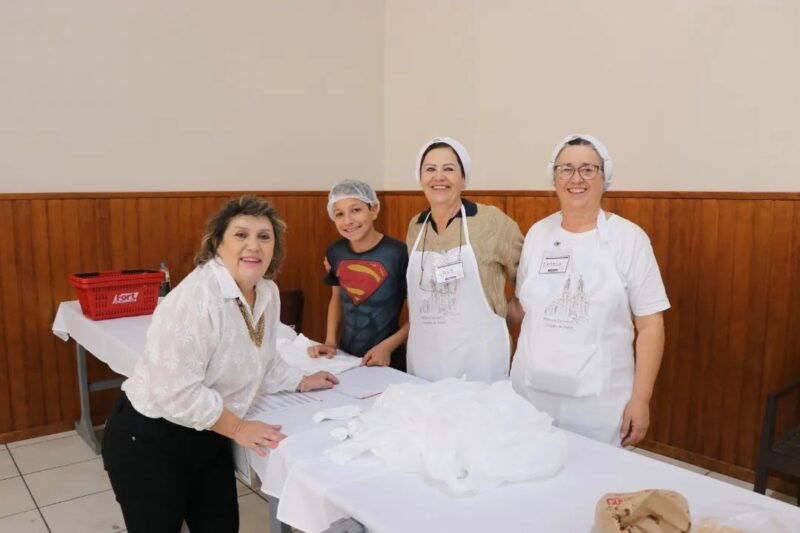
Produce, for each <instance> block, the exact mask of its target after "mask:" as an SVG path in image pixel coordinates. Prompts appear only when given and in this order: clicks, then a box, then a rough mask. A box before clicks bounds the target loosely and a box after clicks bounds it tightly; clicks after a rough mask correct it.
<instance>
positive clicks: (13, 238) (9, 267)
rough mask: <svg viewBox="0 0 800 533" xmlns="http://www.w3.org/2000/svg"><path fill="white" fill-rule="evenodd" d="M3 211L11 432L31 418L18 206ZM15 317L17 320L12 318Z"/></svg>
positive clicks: (0, 240)
mask: <svg viewBox="0 0 800 533" xmlns="http://www.w3.org/2000/svg"><path fill="white" fill-rule="evenodd" d="M17 202H19V201H11V202H9V208H8V209H5V210H3V211H2V212H0V216H3V219H2V220H0V250H4V253H2V254H0V272H1V273H2V276H1V277H2V283H3V285H2V291H3V294H2V298H3V309H4V310H6V316H5V318H6V320H7V323H6V327H5V331H6V348H7V352H6V353H7V357H8V380H9V391H10V392H11V394H10V396H11V416H12V421H11V427H10V428H8V429H7V430H13V429H17V428H19V427H24V425H25V424H26V423H27V421H28V417H29V414H30V413H29V407H28V402H27V401H26V400H27V390H26V384H25V362H24V359H25V353H26V352H25V338H24V332H23V326H22V323H21V321H20V319H19V317H20V316H21V313H20V304H21V301H20V296H21V295H20V291H19V285H20V279H19V273H18V272H17V264H16V251H17V240H18V236H17V235H15V232H14V229H15V228H14V226H15V224H14V215H15V210H16V209H15V205H14V204H16V203H17ZM12 317H13V318H12Z"/></svg>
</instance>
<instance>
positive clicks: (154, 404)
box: [122, 259, 303, 430]
mask: <svg viewBox="0 0 800 533" xmlns="http://www.w3.org/2000/svg"><path fill="white" fill-rule="evenodd" d="M237 299H238V300H241V302H242V303H243V304H244V308H245V309H246V312H248V313H250V306H249V305H248V304H247V302H246V300H245V299H244V296H243V295H242V293H241V291H240V290H239V287H238V286H237V285H236V282H235V281H234V280H233V277H232V276H231V275H230V273H229V272H228V269H227V268H225V266H224V265H223V264H222V263H221V262H220V261H219V260H217V259H214V260H211V261H209V262H208V263H206V264H204V265H201V266H199V267H197V268H195V269H194V270H193V271H192V272H191V273H190V274H189V275H188V276H187V277H186V278H185V279H184V280H183V281H182V282H181V283H180V284H179V285H178V286H177V287H176V288H175V289H174V290H173V291H172V292H170V293H169V295H168V296H167V297H166V298H165V299H164V301H163V302H161V304H159V306H158V307H157V308H156V311H155V313H154V314H153V322H152V324H151V325H150V328H149V329H148V331H147V345H146V348H145V352H144V355H143V356H142V357H141V358H140V359H139V360H138V361H137V362H136V365H135V367H134V370H133V374H132V375H131V377H130V378H129V379H127V380H126V381H125V382H124V383H123V384H122V390H124V391H125V392H126V393H127V395H128V398H129V400H130V402H131V404H133V406H134V407H135V408H136V410H137V411H139V412H140V413H142V414H143V415H145V416H149V417H151V418H165V419H167V420H169V421H171V422H174V423H176V424H180V425H182V426H187V427H191V428H194V429H197V430H203V429H209V428H210V427H211V426H213V425H214V424H215V423H216V422H217V420H218V419H219V417H220V415H221V414H222V409H223V407H225V408H227V409H229V410H230V411H232V412H234V413H235V414H236V415H237V416H239V417H242V416H244V415H245V413H246V412H247V409H248V408H249V407H250V403H251V402H252V401H253V398H254V397H255V396H256V395H257V394H266V393H272V392H277V391H280V390H287V389H288V390H293V389H295V388H297V386H298V384H299V383H300V380H301V379H302V377H303V373H302V371H301V370H299V369H298V368H295V367H292V366H289V365H288V364H286V363H285V362H284V361H283V360H282V359H281V358H280V355H278V351H277V349H276V347H275V339H276V330H277V324H278V318H279V314H280V297H279V294H278V287H277V286H276V285H275V283H274V282H272V281H269V280H265V279H262V280H260V281H259V282H258V284H257V285H256V302H255V309H254V310H253V312H252V313H251V314H250V319H251V322H252V324H253V325H255V324H257V323H258V320H259V318H260V317H261V315H262V314H264V315H265V320H266V323H265V328H264V331H265V334H264V341H263V343H262V344H261V347H260V348H258V347H256V345H255V344H253V341H252V340H251V339H250V335H249V333H248V331H247V325H246V324H245V321H244V319H243V317H242V314H241V312H240V311H239V306H238V304H237Z"/></svg>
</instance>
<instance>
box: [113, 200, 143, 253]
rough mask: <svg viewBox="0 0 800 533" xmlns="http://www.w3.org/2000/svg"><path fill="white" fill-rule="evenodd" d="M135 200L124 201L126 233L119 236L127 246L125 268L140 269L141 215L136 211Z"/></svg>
mask: <svg viewBox="0 0 800 533" xmlns="http://www.w3.org/2000/svg"><path fill="white" fill-rule="evenodd" d="M136 203H137V201H136V199H135V198H125V199H124V200H123V201H122V205H123V215H124V216H123V220H124V222H123V224H124V233H123V234H122V235H119V236H117V238H119V239H121V240H122V241H123V242H124V244H125V246H124V250H125V267H124V268H139V267H140V266H142V264H141V254H140V253H139V250H140V247H141V246H140V236H139V213H138V211H137V209H136V207H137V206H136Z"/></svg>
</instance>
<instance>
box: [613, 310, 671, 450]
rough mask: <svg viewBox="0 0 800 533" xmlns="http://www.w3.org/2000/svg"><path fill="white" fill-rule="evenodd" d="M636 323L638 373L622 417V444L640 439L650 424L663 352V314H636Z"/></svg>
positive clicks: (625, 444) (633, 442) (627, 444)
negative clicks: (654, 388)
mask: <svg viewBox="0 0 800 533" xmlns="http://www.w3.org/2000/svg"><path fill="white" fill-rule="evenodd" d="M633 318H634V324H635V326H636V333H637V336H636V344H635V353H636V374H635V377H634V381H633V394H632V396H631V399H630V401H629V402H628V405H626V406H625V411H624V413H623V416H622V428H621V430H620V437H621V438H622V445H623V446H630V445H633V444H636V443H638V442H639V441H641V440H642V439H643V438H644V436H645V435H646V434H647V429H648V428H649V427H650V398H651V397H652V395H653V387H654V386H655V383H656V377H657V376H658V370H659V368H660V367H661V357H662V356H663V354H664V314H663V313H654V314H652V315H645V316H634V317H633Z"/></svg>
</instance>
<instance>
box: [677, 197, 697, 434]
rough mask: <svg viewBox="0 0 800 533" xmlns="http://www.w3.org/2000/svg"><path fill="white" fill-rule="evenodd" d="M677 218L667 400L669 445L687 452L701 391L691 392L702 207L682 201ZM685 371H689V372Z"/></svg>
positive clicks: (692, 201) (692, 390)
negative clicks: (674, 323)
mask: <svg viewBox="0 0 800 533" xmlns="http://www.w3.org/2000/svg"><path fill="white" fill-rule="evenodd" d="M681 202H685V203H682V204H681V205H682V209H681V210H680V213H679V214H678V216H680V217H681V220H679V221H677V224H676V225H675V227H676V229H677V230H678V232H679V234H680V240H681V243H682V244H681V246H682V249H681V252H680V253H679V254H676V256H677V257H675V258H674V259H675V260H677V261H678V262H679V263H680V269H679V270H678V275H679V276H680V279H681V284H680V286H681V292H680V294H679V295H678V297H677V304H678V312H676V313H675V314H676V315H677V317H678V322H679V324H680V325H679V326H678V328H679V332H680V334H679V336H678V337H677V342H675V343H673V346H675V347H676V350H677V352H676V353H674V354H673V357H674V365H673V367H672V369H673V371H674V373H673V375H672V379H673V381H672V387H671V390H672V397H671V399H670V405H671V409H670V414H671V420H670V443H671V444H672V445H674V446H678V447H680V448H684V449H686V448H687V447H688V440H689V434H688V421H689V420H690V419H691V418H692V417H693V414H694V413H693V410H692V404H693V403H694V401H693V400H696V398H697V396H698V395H700V394H702V392H701V390H695V389H693V388H692V386H691V384H692V379H691V378H692V374H693V373H694V372H695V365H694V363H695V353H694V337H695V334H696V331H697V328H698V327H699V322H700V321H701V320H702V317H699V316H697V299H698V291H699V286H698V285H699V284H698V276H697V272H699V271H700V265H699V263H698V260H697V258H698V257H699V256H700V246H701V242H702V228H701V226H700V224H699V221H700V220H701V211H700V209H701V208H702V206H701V205H700V202H698V201H697V200H685V201H684V200H682V201H681ZM688 369H692V370H691V371H688Z"/></svg>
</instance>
